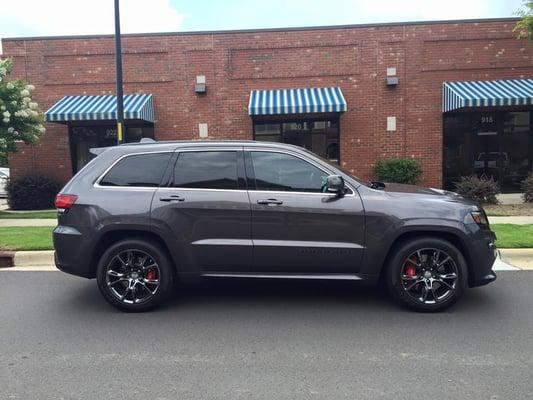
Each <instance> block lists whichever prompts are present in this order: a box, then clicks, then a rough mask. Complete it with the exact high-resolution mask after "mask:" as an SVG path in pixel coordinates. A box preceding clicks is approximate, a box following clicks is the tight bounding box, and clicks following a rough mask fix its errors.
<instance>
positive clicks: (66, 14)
mask: <svg viewBox="0 0 533 400" xmlns="http://www.w3.org/2000/svg"><path fill="white" fill-rule="evenodd" d="M0 2H1V3H2V4H1V5H0V38H6V37H22V36H54V35H82V34H105V33H113V29H114V28H113V26H114V25H113V22H114V19H113V0H18V1H14V0H0ZM521 4H522V0H438V1H437V0H266V1H265V0H261V1H257V0H121V1H120V8H121V27H122V32H123V33H143V32H172V31H198V30H226V29H252V28H279V27H294V26H316V25H339V24H362V23H379V22H402V21H425V20H442V19H446V20H447V19H465V18H496V17H511V16H514V13H515V11H516V10H517V9H519V8H520V6H521Z"/></svg>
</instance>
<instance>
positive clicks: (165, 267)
mask: <svg viewBox="0 0 533 400" xmlns="http://www.w3.org/2000/svg"><path fill="white" fill-rule="evenodd" d="M129 254H131V257H130V256H129ZM128 257H129V259H130V260H131V261H130V262H128ZM144 257H147V258H146V259H145V258H144ZM143 260H144V261H143ZM124 261H126V262H124ZM141 262H142V263H143V264H144V265H141ZM146 267H150V268H146ZM111 273H113V275H112V274H111ZM115 273H120V275H122V276H120V277H118V276H116V275H114V274H115ZM150 274H151V275H150ZM115 278H116V279H115ZM133 278H135V280H134V279H133ZM174 278H175V277H174V267H173V265H172V263H171V261H170V259H169V257H168V255H167V252H166V251H165V250H164V249H163V248H162V247H161V246H160V245H159V244H158V243H156V242H154V241H152V240H148V239H144V238H131V239H125V240H121V241H120V242H117V243H115V244H113V245H111V246H110V247H109V248H108V249H107V250H106V251H105V252H104V253H103V254H102V257H100V261H99V262H98V267H97V273H96V280H97V283H98V289H100V292H101V293H102V295H103V296H104V298H105V299H106V300H107V302H108V303H110V304H111V305H112V306H114V307H116V308H118V309H119V310H121V311H125V312H143V311H148V310H150V309H153V308H154V307H156V306H158V305H159V304H161V302H162V301H164V300H165V299H166V298H167V296H168V295H169V293H170V292H171V290H172V288H173V287H174V281H175V279H174ZM112 279H114V280H112ZM156 281H157V282H158V283H157V284H156V283H152V282H156ZM130 288H131V289H130ZM124 292H126V295H125V298H123V299H121V298H120V295H121V294H122V295H124ZM128 292H129V294H128ZM143 296H144V297H143ZM137 297H138V298H137Z"/></svg>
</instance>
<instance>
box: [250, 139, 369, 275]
mask: <svg viewBox="0 0 533 400" xmlns="http://www.w3.org/2000/svg"><path fill="white" fill-rule="evenodd" d="M246 157H247V163H246V166H247V175H249V176H252V179H251V180H252V182H253V183H252V185H251V186H252V187H249V189H251V190H249V196H250V203H251V207H252V239H253V243H254V256H253V270H254V272H257V273H262V272H264V273H268V272H277V273H356V272H357V271H358V270H359V267H360V262H361V257H362V254H363V244H364V211H363V205H362V203H361V199H360V198H359V195H358V193H357V192H355V191H352V190H351V189H350V192H349V193H347V194H346V195H345V196H342V197H339V196H337V195H334V194H330V193H324V192H323V191H324V184H325V182H326V177H327V176H328V175H329V173H328V172H327V171H325V170H323V169H322V168H320V167H319V166H317V165H315V164H313V163H312V162H311V161H310V160H306V159H303V158H301V157H300V156H298V155H295V154H291V153H287V152H280V151H279V150H278V151H276V150H260V151H259V150H252V149H250V152H247V153H246ZM250 170H251V171H250Z"/></svg>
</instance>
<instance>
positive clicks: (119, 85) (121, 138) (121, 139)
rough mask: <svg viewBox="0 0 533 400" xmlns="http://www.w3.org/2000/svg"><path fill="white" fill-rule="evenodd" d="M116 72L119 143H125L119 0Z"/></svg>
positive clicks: (117, 6) (117, 9)
mask: <svg viewBox="0 0 533 400" xmlns="http://www.w3.org/2000/svg"><path fill="white" fill-rule="evenodd" d="M115 72H116V75H117V77H116V81H117V90H116V92H117V144H121V143H124V134H123V133H124V131H123V129H124V98H123V91H122V41H121V37H120V11H119V0H115Z"/></svg>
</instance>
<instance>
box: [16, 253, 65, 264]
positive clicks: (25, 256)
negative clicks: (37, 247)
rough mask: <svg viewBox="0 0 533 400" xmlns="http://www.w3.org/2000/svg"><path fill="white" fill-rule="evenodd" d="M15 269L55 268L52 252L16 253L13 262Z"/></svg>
mask: <svg viewBox="0 0 533 400" xmlns="http://www.w3.org/2000/svg"><path fill="white" fill-rule="evenodd" d="M14 261H15V262H14V264H15V267H37V266H48V265H53V266H55V262H54V251H53V250H41V251H17V252H16V253H15V260H14Z"/></svg>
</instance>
